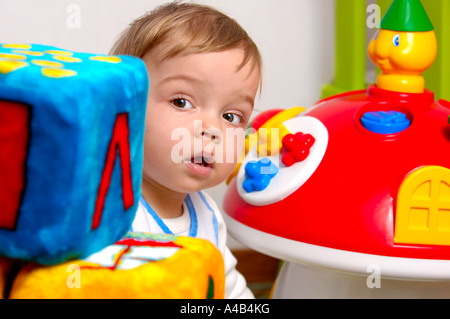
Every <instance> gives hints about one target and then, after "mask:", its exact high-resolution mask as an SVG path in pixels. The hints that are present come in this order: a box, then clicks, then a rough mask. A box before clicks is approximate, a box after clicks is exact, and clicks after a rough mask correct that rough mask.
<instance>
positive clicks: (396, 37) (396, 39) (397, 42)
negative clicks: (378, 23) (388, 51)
mask: <svg viewBox="0 0 450 319" xmlns="http://www.w3.org/2000/svg"><path fill="white" fill-rule="evenodd" d="M392 43H393V44H394V46H396V47H398V46H399V45H400V34H396V35H394V38H393V39H392Z"/></svg>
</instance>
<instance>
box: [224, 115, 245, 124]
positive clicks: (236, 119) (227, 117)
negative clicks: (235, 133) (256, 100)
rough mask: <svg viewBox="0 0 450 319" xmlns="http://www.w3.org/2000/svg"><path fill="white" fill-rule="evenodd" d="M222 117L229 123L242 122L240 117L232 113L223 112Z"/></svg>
mask: <svg viewBox="0 0 450 319" xmlns="http://www.w3.org/2000/svg"><path fill="white" fill-rule="evenodd" d="M223 118H224V119H225V120H226V121H228V122H230V123H231V124H235V125H238V124H241V123H242V117H241V116H239V115H237V114H234V113H225V114H224V115H223Z"/></svg>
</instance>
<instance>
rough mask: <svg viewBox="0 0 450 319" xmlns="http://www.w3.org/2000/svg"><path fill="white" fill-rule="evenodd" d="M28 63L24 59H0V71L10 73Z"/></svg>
mask: <svg viewBox="0 0 450 319" xmlns="http://www.w3.org/2000/svg"><path fill="white" fill-rule="evenodd" d="M28 65H29V63H27V62H24V61H0V73H2V74H6V73H10V72H12V71H15V70H17V69H20V68H23V67H25V66H28Z"/></svg>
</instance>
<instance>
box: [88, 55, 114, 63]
mask: <svg viewBox="0 0 450 319" xmlns="http://www.w3.org/2000/svg"><path fill="white" fill-rule="evenodd" d="M89 59H90V60H93V61H101V62H109V63H119V62H121V61H122V59H121V58H119V57H117V56H92V57H90V58H89Z"/></svg>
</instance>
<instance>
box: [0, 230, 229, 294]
mask: <svg viewBox="0 0 450 319" xmlns="http://www.w3.org/2000/svg"><path fill="white" fill-rule="evenodd" d="M0 270H1V269H0ZM224 283H225V278H224V265H223V259H222V255H221V253H220V252H219V250H217V249H216V248H215V246H214V245H213V244H211V243H210V242H209V241H206V240H203V239H198V238H189V237H175V236H170V235H151V234H144V233H128V234H127V235H126V236H125V237H124V238H123V239H122V240H120V241H118V242H117V243H116V244H114V245H110V246H107V247H105V248H104V249H102V250H101V251H99V252H97V253H94V254H93V255H91V256H89V257H87V258H85V259H83V260H73V261H68V262H65V263H62V264H59V265H52V266H43V265H38V264H35V263H30V264H28V265H27V266H25V267H23V268H22V269H21V270H20V271H19V272H18V274H17V277H16V278H15V280H14V283H13V284H12V288H11V291H10V293H9V295H8V296H6V297H8V298H11V299H24V298H32V299H36V298H42V299H43V298H51V299H55V298H57V299H63V298H77V299H90V298H94V299H98V298H104V299H106V298H114V299H116V298H120V299H126V298H134V299H137V298H164V299H168V298H171V299H173V298H176V299H182V298H189V299H193V298H201V299H204V298H224V289H225V287H224Z"/></svg>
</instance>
